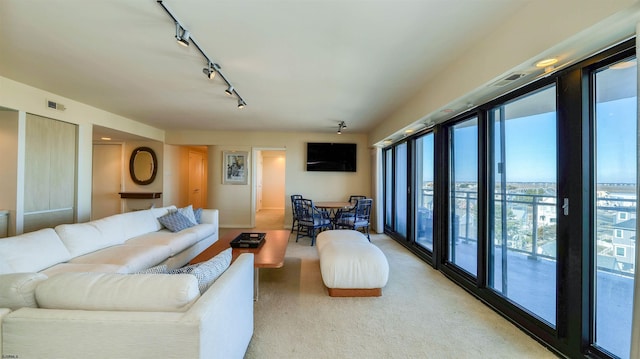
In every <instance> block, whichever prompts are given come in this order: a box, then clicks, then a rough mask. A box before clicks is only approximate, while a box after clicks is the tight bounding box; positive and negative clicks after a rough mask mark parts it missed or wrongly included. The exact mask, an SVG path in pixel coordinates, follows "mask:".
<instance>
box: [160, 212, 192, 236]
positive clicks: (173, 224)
mask: <svg viewBox="0 0 640 359" xmlns="http://www.w3.org/2000/svg"><path fill="white" fill-rule="evenodd" d="M158 221H159V222H160V223H161V224H162V225H163V226H165V227H167V229H169V230H170V231H171V232H180V231H181V230H183V229H186V228H189V227H193V226H195V224H193V222H191V220H189V218H187V217H185V216H184V215H182V214H181V213H180V212H172V213H168V214H165V215H164V216H162V217H158Z"/></svg>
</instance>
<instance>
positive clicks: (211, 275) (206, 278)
mask: <svg viewBox="0 0 640 359" xmlns="http://www.w3.org/2000/svg"><path fill="white" fill-rule="evenodd" d="M231 251H232V249H231V248H227V249H225V250H224V251H222V252H220V254H218V255H217V256H215V257H213V258H211V259H209V260H208V261H206V262H202V263H198V264H192V265H189V266H185V267H182V268H177V269H172V270H169V273H170V274H182V273H187V274H192V275H194V276H195V277H196V279H198V288H199V289H200V293H201V294H203V293H204V292H205V291H206V290H207V289H209V287H210V286H211V285H212V284H213V282H215V281H216V279H218V278H219V277H220V276H221V275H222V273H224V271H226V270H227V268H229V265H230V264H231Z"/></svg>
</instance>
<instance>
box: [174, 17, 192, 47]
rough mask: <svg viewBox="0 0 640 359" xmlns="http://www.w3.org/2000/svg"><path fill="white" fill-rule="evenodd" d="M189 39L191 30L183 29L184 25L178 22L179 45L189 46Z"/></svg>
mask: <svg viewBox="0 0 640 359" xmlns="http://www.w3.org/2000/svg"><path fill="white" fill-rule="evenodd" d="M189 38H191V33H190V32H189V30H187V29H185V28H183V27H182V25H180V23H179V22H177V21H176V40H177V41H178V44H180V45H182V46H189Z"/></svg>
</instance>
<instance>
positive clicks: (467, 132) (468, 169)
mask: <svg viewBox="0 0 640 359" xmlns="http://www.w3.org/2000/svg"><path fill="white" fill-rule="evenodd" d="M449 141H450V142H449V146H450V147H449V148H450V149H449V151H450V155H449V159H450V161H451V163H450V165H449V169H450V174H449V181H450V182H449V236H448V239H449V247H448V251H449V253H448V256H447V258H448V260H449V262H451V263H453V264H455V265H457V266H458V267H460V268H462V269H464V270H465V271H467V272H469V273H470V274H472V275H474V276H477V274H478V118H477V117H474V118H472V119H469V120H466V121H463V122H460V123H458V124H456V125H454V126H452V127H451V128H450V130H449Z"/></svg>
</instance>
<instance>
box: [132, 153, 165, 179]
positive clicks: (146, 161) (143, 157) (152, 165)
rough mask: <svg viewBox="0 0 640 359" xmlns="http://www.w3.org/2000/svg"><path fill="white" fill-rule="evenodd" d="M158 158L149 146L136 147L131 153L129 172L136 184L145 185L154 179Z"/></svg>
mask: <svg viewBox="0 0 640 359" xmlns="http://www.w3.org/2000/svg"><path fill="white" fill-rule="evenodd" d="M157 172H158V159H157V158H156V153H155V152H153V150H152V149H151V148H149V147H138V148H136V149H135V150H133V153H131V158H130V159H129V173H130V174H131V179H132V180H133V182H135V183H136V184H142V185H147V184H150V183H151V182H153V180H155V179H156V173H157Z"/></svg>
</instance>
